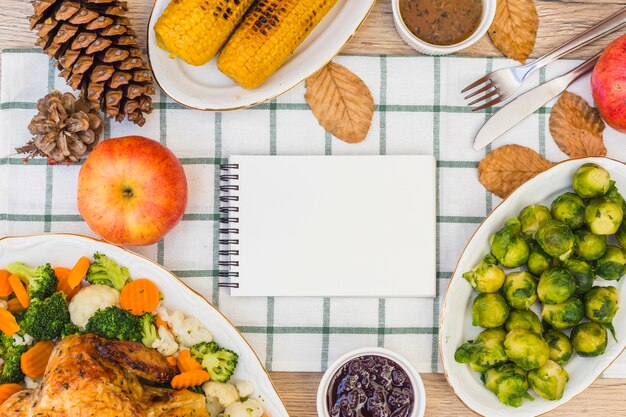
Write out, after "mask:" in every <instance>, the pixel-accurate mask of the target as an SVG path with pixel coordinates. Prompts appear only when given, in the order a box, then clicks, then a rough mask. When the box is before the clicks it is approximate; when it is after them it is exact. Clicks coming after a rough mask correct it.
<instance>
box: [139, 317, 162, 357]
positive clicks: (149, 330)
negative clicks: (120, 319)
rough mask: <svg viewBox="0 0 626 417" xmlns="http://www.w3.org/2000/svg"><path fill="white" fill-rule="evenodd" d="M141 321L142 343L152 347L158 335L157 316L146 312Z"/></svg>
mask: <svg viewBox="0 0 626 417" xmlns="http://www.w3.org/2000/svg"><path fill="white" fill-rule="evenodd" d="M139 320H140V321H141V334H142V335H143V337H142V338H141V343H143V344H144V345H145V346H147V347H149V348H151V347H152V344H153V343H154V341H155V340H156V339H157V337H158V332H157V328H156V325H155V324H154V323H155V322H156V316H155V315H154V314H150V313H146V314H144V315H143V316H141V317H140V319H139Z"/></svg>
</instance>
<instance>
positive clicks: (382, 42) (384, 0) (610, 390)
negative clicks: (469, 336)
mask: <svg viewBox="0 0 626 417" xmlns="http://www.w3.org/2000/svg"><path fill="white" fill-rule="evenodd" d="M535 2H536V4H537V7H538V11H539V22H540V23H539V33H538V37H537V43H536V45H535V49H534V51H533V54H532V56H538V55H541V54H543V53H545V52H547V51H549V50H550V49H552V48H554V47H556V46H558V45H560V44H562V43H563V42H565V41H566V40H567V39H569V38H570V37H572V36H573V35H575V34H576V33H579V32H581V31H583V30H584V29H586V28H588V27H590V26H592V25H593V24H594V23H595V22H598V21H600V20H602V19H604V18H606V17H607V16H609V15H611V14H613V13H615V12H616V11H617V10H619V9H620V8H622V7H624V6H626V1H624V0H621V1H620V0H573V1H560V0H535ZM128 3H129V7H130V9H131V14H130V16H129V17H130V18H131V21H132V22H133V24H134V25H135V27H136V28H137V29H138V30H137V32H138V33H139V34H140V35H141V37H142V39H141V41H142V42H143V41H144V37H145V27H146V25H147V19H148V15H149V12H150V5H151V4H152V2H151V1H150V0H128ZM0 5H1V6H2V7H0V49H4V48H28V47H32V46H33V42H34V39H35V37H34V35H33V34H32V33H31V32H29V30H28V20H27V16H29V15H30V13H31V10H32V6H31V0H0ZM623 33H626V29H624V30H622V31H620V32H617V33H616V34H614V35H611V36H609V37H607V38H606V39H602V40H600V41H598V42H596V43H595V44H593V45H590V46H588V47H586V48H583V49H581V50H579V51H576V52H574V53H573V54H571V55H570V56H571V57H577V58H587V57H590V56H592V55H593V54H594V53H596V52H598V51H600V50H601V49H602V48H603V47H604V46H606V44H607V43H608V42H609V41H610V40H612V39H614V38H615V37H617V36H619V35H620V34H623ZM344 52H348V53H365V54H382V53H390V54H414V53H415V51H414V50H413V49H411V48H409V47H408V46H407V45H406V44H405V43H404V42H403V41H402V40H401V39H400V38H399V37H398V35H397V34H396V31H395V29H394V26H393V20H392V15H391V6H390V0H378V2H377V4H376V6H375V7H374V10H373V11H372V13H371V15H370V16H369V17H368V19H367V21H366V22H365V24H364V25H363V26H362V27H361V29H360V31H359V32H358V33H357V35H356V36H355V37H354V39H352V41H351V42H350V43H349V44H348V45H347V46H346V48H345V49H344ZM462 53H463V54H467V55H477V56H498V55H500V53H499V51H498V50H497V49H496V48H495V47H494V46H493V45H492V44H491V42H490V40H489V39H488V37H487V36H485V38H483V39H482V40H481V41H479V42H478V43H477V44H475V45H474V46H472V47H471V48H469V49H467V50H465V51H463V52H462ZM272 377H273V380H274V383H275V384H276V386H277V388H278V391H279V392H280V394H281V396H282V397H283V399H284V401H285V403H286V405H287V408H288V410H289V412H290V415H291V416H292V417H315V416H316V415H317V412H316V410H315V395H316V391H317V385H318V383H319V380H320V378H321V374H318V373H286V372H274V373H272ZM422 378H423V379H424V383H425V385H426V391H427V407H426V415H427V416H438V415H446V416H467V415H474V414H473V413H472V412H470V411H469V410H468V409H467V408H466V407H465V406H464V405H463V404H462V403H461V402H460V401H459V400H458V399H457V398H456V396H455V395H454V394H453V392H452V390H451V389H450V387H449V386H448V384H447V383H446V380H445V378H444V377H443V376H442V375H433V374H423V375H422ZM624 414H626V379H625V380H618V379H605V380H598V381H596V382H595V383H594V384H593V385H592V386H591V387H590V388H589V389H587V390H586V391H585V392H584V393H583V394H581V395H580V396H578V397H576V398H575V399H573V400H572V401H570V402H569V403H568V404H566V405H564V406H562V407H560V408H559V409H557V410H555V411H553V412H552V413H550V414H549V415H552V416H580V415H588V416H619V415H624Z"/></svg>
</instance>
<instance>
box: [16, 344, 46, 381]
mask: <svg viewBox="0 0 626 417" xmlns="http://www.w3.org/2000/svg"><path fill="white" fill-rule="evenodd" d="M53 348H54V344H53V343H52V342H50V341H49V340H46V341H41V342H37V343H35V345H34V346H33V347H32V348H30V349H28V350H27V351H26V352H24V354H23V355H22V357H21V358H20V364H21V366H22V372H24V375H28V376H29V377H31V378H41V377H42V376H43V374H44V373H45V372H46V366H48V359H50V355H51V354H52V349H53Z"/></svg>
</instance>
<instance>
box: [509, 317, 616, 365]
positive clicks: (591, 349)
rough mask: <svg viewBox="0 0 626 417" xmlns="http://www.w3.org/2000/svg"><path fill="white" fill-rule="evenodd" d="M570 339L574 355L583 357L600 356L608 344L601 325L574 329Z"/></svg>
mask: <svg viewBox="0 0 626 417" xmlns="http://www.w3.org/2000/svg"><path fill="white" fill-rule="evenodd" d="M570 339H572V346H574V349H575V350H576V353H578V354H579V355H580V356H584V357H590V356H600V355H602V354H603V353H604V351H605V350H606V344H607V342H608V339H607V334H606V329H605V328H604V327H602V325H601V324H599V323H593V322H592V323H582V324H579V325H578V326H576V327H574V329H573V330H572V334H571V336H570ZM505 343H506V342H505ZM505 346H506V345H505Z"/></svg>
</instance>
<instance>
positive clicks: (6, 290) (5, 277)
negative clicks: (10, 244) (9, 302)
mask: <svg viewBox="0 0 626 417" xmlns="http://www.w3.org/2000/svg"><path fill="white" fill-rule="evenodd" d="M10 276H11V273H10V272H9V271H5V270H4V269H0V297H8V296H9V295H11V293H12V292H13V288H11V284H9V277H10Z"/></svg>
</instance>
